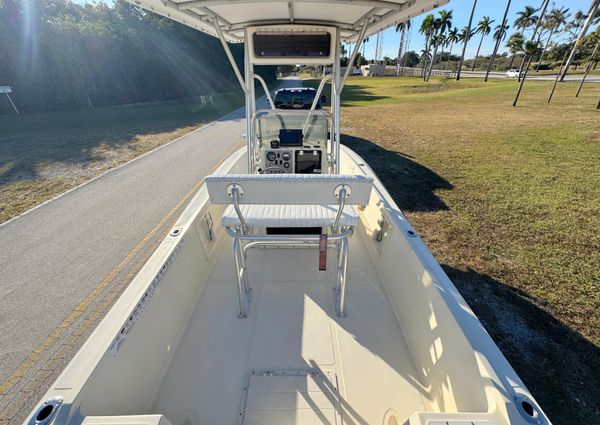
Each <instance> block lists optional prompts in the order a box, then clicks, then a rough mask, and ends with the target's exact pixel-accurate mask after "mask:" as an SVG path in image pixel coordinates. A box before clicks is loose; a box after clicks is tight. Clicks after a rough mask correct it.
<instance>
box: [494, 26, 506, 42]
mask: <svg viewBox="0 0 600 425" xmlns="http://www.w3.org/2000/svg"><path fill="white" fill-rule="evenodd" d="M509 29H510V25H508V24H506V25H504V28H502V25H496V28H494V35H493V36H492V38H493V39H494V40H498V39H500V41H504V40H506V33H507V31H508V30H509Z"/></svg>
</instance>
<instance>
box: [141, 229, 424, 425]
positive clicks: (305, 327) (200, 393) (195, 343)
mask: <svg viewBox="0 0 600 425" xmlns="http://www.w3.org/2000/svg"><path fill="white" fill-rule="evenodd" d="M221 250H222V252H221V254H220V256H219V259H218V261H217V264H216V267H215V268H214V270H213V271H212V273H211V275H210V277H209V279H208V285H207V287H206V289H205V291H204V293H203V294H202V296H201V298H200V300H199V302H198V304H197V306H196V308H195V311H194V313H193V315H192V317H191V320H190V322H189V323H188V326H187V329H186V331H185V334H184V336H183V338H182V340H181V342H180V344H179V346H178V347H177V351H176V353H175V355H174V357H173V360H172V362H171V365H170V367H169V369H168V370H167V372H166V375H165V377H164V379H163V382H162V385H161V386H160V389H159V391H158V393H157V396H156V398H155V401H154V403H153V407H152V410H153V411H155V412H157V413H158V412H160V413H161V414H163V415H165V416H166V417H167V418H168V419H169V420H170V421H171V422H172V423H173V424H174V425H187V424H232V423H236V420H238V421H239V422H238V424H239V423H244V424H259V423H260V424H278V425H283V424H295V423H302V424H312V423H318V424H321V423H326V424H327V423H330V424H335V423H340V422H339V419H340V417H339V415H341V417H342V418H343V423H345V424H375V423H382V421H383V418H384V416H385V414H386V411H387V410H388V409H390V408H391V409H394V410H395V411H396V412H397V414H398V418H397V419H398V423H403V422H404V421H405V420H407V419H408V417H409V416H410V415H411V414H412V413H413V412H415V411H422V410H425V409H424V407H423V404H422V401H421V396H420V393H419V388H421V384H420V383H419V381H418V379H417V378H416V371H415V368H414V365H413V362H412V360H411V357H410V354H409V352H408V349H407V346H406V343H405V341H404V338H403V336H402V333H401V331H400V328H399V326H398V324H397V320H396V319H395V317H394V315H393V312H392V310H391V307H390V304H389V302H388V300H387V298H386V297H385V295H384V294H383V292H382V291H381V289H380V288H381V286H380V282H379V280H378V278H377V275H376V272H375V269H374V268H373V265H372V263H371V262H370V260H369V257H368V254H367V252H366V251H365V249H364V248H363V247H362V243H361V238H360V235H354V236H353V238H352V242H351V248H350V255H351V258H352V260H351V261H350V264H351V266H350V270H349V278H350V279H349V287H348V305H347V316H346V317H345V318H341V319H340V318H338V317H337V316H336V314H335V310H334V303H333V294H332V282H333V274H332V273H331V272H318V271H317V256H318V253H317V252H316V250H314V249H279V250H275V249H260V250H251V251H250V253H249V258H248V261H249V262H248V264H249V269H250V277H251V286H252V288H253V296H252V302H251V307H250V314H249V316H248V318H247V319H237V318H236V315H237V294H236V288H235V283H234V274H233V266H232V261H231V254H230V249H229V244H226V245H224V246H223V247H222V248H221ZM333 254H334V252H333V251H330V255H329V267H328V270H334V263H335V255H333ZM298 276H304V279H302V280H299V279H298ZM274 324H276V325H277V326H274ZM250 371H255V373H256V375H252V376H251V375H250ZM260 371H271V372H276V373H275V374H274V375H275V376H261V375H260ZM282 371H287V373H288V374H289V373H291V374H292V375H293V374H294V373H296V374H297V376H295V377H294V376H291V377H290V376H289V375H284V376H277V375H279V374H281V373H282ZM306 371H309V372H312V373H315V374H316V376H313V377H311V376H306V374H305V373H304V372H306ZM298 373H299V375H298ZM248 384H250V385H249V387H248ZM245 387H247V392H248V393H247V394H246V396H244V388H245ZM265 388H266V389H265ZM243 399H246V402H245V403H244V402H243ZM244 407H245V408H244ZM241 413H245V416H244V417H243V418H242V417H241ZM242 421H243V422H242Z"/></svg>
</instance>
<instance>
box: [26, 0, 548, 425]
mask: <svg viewBox="0 0 600 425" xmlns="http://www.w3.org/2000/svg"><path fill="white" fill-rule="evenodd" d="M132 2H134V3H135V4H137V5H139V6H140V7H142V8H144V9H146V10H148V11H150V12H154V13H158V14H160V15H163V16H165V17H168V18H170V19H173V20H175V21H178V22H180V23H182V24H184V25H188V26H190V27H192V28H196V29H198V30H200V31H204V32H207V33H209V34H211V35H214V36H216V37H218V38H219V39H220V40H221V42H222V45H223V48H224V49H225V52H226V54H227V56H228V57H229V59H230V62H231V65H232V67H233V70H234V72H235V74H236V77H237V79H238V80H239V82H240V84H241V86H242V89H243V91H244V94H245V97H246V146H245V147H244V148H243V149H240V150H239V151H238V152H236V153H234V154H233V155H231V156H230V157H229V158H227V159H226V160H225V162H224V163H223V164H222V165H221V166H220V167H219V168H218V169H217V170H216V172H215V173H214V174H213V175H210V176H208V177H207V178H206V183H205V185H204V186H202V188H201V189H200V190H199V191H198V193H197V194H196V195H195V197H194V198H193V200H192V201H191V202H190V204H189V205H188V206H187V208H186V209H185V211H184V212H183V214H182V215H181V217H180V218H179V219H178V221H177V223H176V224H175V227H174V228H173V229H172V231H171V232H170V234H169V235H168V236H167V237H166V239H165V240H164V241H163V242H162V243H161V244H160V246H159V247H158V249H157V250H156V252H155V253H154V254H153V255H152V257H151V258H150V260H149V261H148V263H147V264H145V266H144V267H143V268H142V269H141V271H140V272H139V273H138V275H137V276H136V277H135V278H134V280H133V281H132V282H131V284H130V285H129V286H128V288H127V289H126V290H125V291H124V293H123V294H122V296H121V297H120V298H119V300H118V301H117V302H116V303H115V305H114V306H113V307H112V309H111V310H110V311H109V313H108V314H107V316H106V317H105V318H104V319H103V320H102V322H101V323H100V324H99V326H98V327H97V328H96V330H95V331H94V332H93V334H92V335H91V336H90V337H89V339H88V340H87V342H86V343H85V344H84V345H83V347H82V348H81V349H80V351H79V352H78V354H77V355H76V356H75V357H74V358H73V360H72V361H71V362H70V364H69V365H68V366H67V367H66V369H65V370H64V372H63V373H62V374H61V375H60V377H59V378H58V379H57V381H56V382H55V383H54V385H52V387H51V388H50V389H49V391H48V392H47V394H46V395H45V396H44V398H43V399H42V400H41V401H40V403H39V406H38V407H36V409H35V410H34V411H33V412H32V413H31V415H30V417H29V418H28V419H27V421H26V423H28V424H31V425H46V424H50V423H54V424H65V425H81V424H84V425H100V424H106V425H108V424H112V425H117V424H119V425H121V424H123V425H124V424H139V425H142V424H148V425H150V424H157V425H169V424H172V425H309V424H310V425H312V424H329V425H333V424H356V425H367V424H382V425H402V424H405V425H426V424H427V425H450V424H452V425H508V424H518V425H546V424H549V421H548V419H547V418H546V416H545V415H544V413H543V412H542V410H541V408H540V407H539V405H538V404H537V402H536V401H535V400H534V398H533V397H532V395H531V394H530V393H529V391H528V390H527V389H526V387H525V385H524V384H523V383H522V382H521V380H520V379H519V377H518V376H517V374H516V373H515V371H514V370H513V369H512V368H511V366H510V365H509V364H508V362H507V360H506V359H505V358H504V356H503V355H502V353H501V352H500V350H499V349H498V347H497V346H496V345H495V344H494V342H493V341H492V339H491V338H490V336H489V335H488V333H487V332H486V331H485V329H484V328H483V326H482V325H481V323H480V322H479V320H478V319H477V317H476V316H475V315H474V314H473V311H472V310H471V309H470V308H469V306H468V305H467V303H466V302H465V301H464V299H463V298H462V297H461V295H460V294H459V293H458V291H457V289H456V288H455V286H454V285H453V284H452V282H451V281H450V280H449V278H448V277H447V276H446V274H445V273H444V271H443V270H442V268H441V267H440V266H439V264H438V263H437V262H436V261H435V259H434V258H433V256H432V255H431V254H430V252H429V251H428V250H427V248H426V247H425V245H424V244H423V242H422V240H421V239H420V238H419V236H418V234H417V232H416V231H415V230H414V229H413V228H412V226H411V225H410V223H409V222H408V221H407V220H406V218H405V216H404V215H403V214H402V212H401V211H400V210H399V208H398V206H397V205H396V204H395V203H394V200H393V199H392V198H391V197H390V195H389V193H388V192H387V190H386V188H385V187H384V186H383V185H382V183H381V182H380V181H379V179H378V178H377V176H376V175H375V174H374V173H373V171H372V170H371V169H370V168H369V167H368V166H367V165H366V163H365V161H364V160H363V159H362V158H360V157H359V156H358V155H357V154H356V153H355V152H353V151H352V150H350V149H348V148H347V147H344V146H342V145H341V144H340V95H341V93H342V90H343V87H344V84H345V81H346V79H347V77H348V75H349V73H350V71H351V67H348V68H346V69H345V70H342V68H341V67H340V43H342V42H350V43H353V44H354V49H353V53H352V56H351V58H350V61H349V63H353V62H354V59H355V58H356V55H357V52H358V50H359V47H360V45H361V43H362V41H363V40H364V39H365V38H366V37H368V36H369V35H372V34H375V33H377V32H378V31H381V30H384V29H386V28H387V27H390V26H393V25H395V24H397V23H400V22H403V21H405V20H406V19H409V18H414V17H415V16H416V15H418V14H420V13H423V12H425V11H428V10H430V9H432V8H434V7H437V6H439V5H440V4H443V3H445V1H444V0H385V1H383V0H324V1H314V0H301V1H280V0H262V1H261V0H229V1H217V0H191V1H190V0H185V1H179V0H177V1H175V0H132ZM228 42H244V43H245V44H244V52H245V55H244V67H243V72H242V71H240V69H238V66H237V64H236V62H235V60H234V57H233V55H232V53H231V51H230V48H229V44H228ZM298 63H307V64H315V65H323V66H328V67H331V69H332V72H331V74H330V75H327V76H325V77H324V78H323V80H322V81H321V84H320V85H319V87H318V89H317V91H316V94H315V96H314V101H313V104H312V105H311V107H310V108H299V109H295V108H289V109H285V110H284V109H276V108H275V106H274V102H273V100H272V99H271V95H270V91H269V90H268V89H267V87H266V85H265V82H264V80H263V79H262V78H261V77H260V76H259V75H258V74H257V73H255V70H254V66H255V65H262V64H271V65H277V64H298ZM255 81H258V83H259V84H260V85H259V86H258V87H261V86H262V87H263V89H264V91H265V95H266V97H267V98H268V100H269V105H270V108H269V109H263V110H257V108H256V101H255V98H256V96H255ZM327 82H329V83H330V88H331V89H330V93H329V95H330V96H331V97H330V99H331V106H330V107H324V106H323V107H321V108H317V103H318V99H321V98H322V96H323V90H324V89H325V87H326V83H327Z"/></svg>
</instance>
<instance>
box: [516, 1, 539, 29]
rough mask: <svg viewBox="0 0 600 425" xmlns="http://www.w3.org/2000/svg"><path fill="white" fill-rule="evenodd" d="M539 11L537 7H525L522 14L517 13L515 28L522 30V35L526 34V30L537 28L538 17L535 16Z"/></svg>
mask: <svg viewBox="0 0 600 425" xmlns="http://www.w3.org/2000/svg"><path fill="white" fill-rule="evenodd" d="M537 11H538V10H537V9H536V8H535V7H531V6H525V9H523V10H522V11H521V12H517V19H515V22H514V23H513V26H514V27H515V28H518V29H520V30H521V34H523V33H524V32H525V30H526V29H529V28H530V27H533V26H535V24H537V21H538V19H539V18H538V16H537V15H536V14H535V13H536V12H537Z"/></svg>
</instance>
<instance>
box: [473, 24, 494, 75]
mask: <svg viewBox="0 0 600 425" xmlns="http://www.w3.org/2000/svg"><path fill="white" fill-rule="evenodd" d="M493 22H494V20H493V19H490V17H489V16H484V17H483V18H481V21H479V24H477V30H476V31H475V32H476V33H480V34H481V39H480V40H479V46H477V53H476V54H475V60H474V61H473V68H471V71H475V66H476V65H477V58H478V57H479V50H480V49H481V43H483V39H484V38H485V36H486V35H489V33H490V32H491V31H492V23H493Z"/></svg>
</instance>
